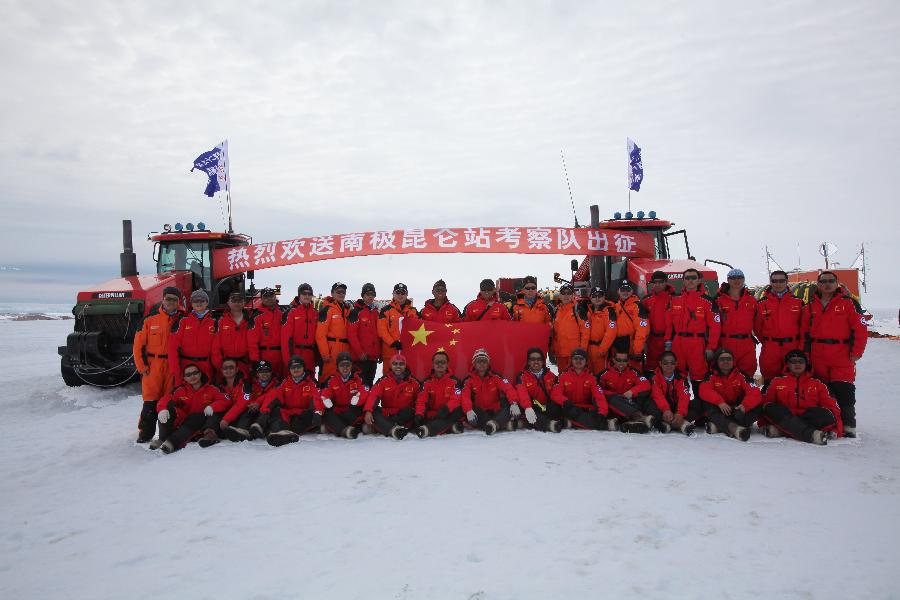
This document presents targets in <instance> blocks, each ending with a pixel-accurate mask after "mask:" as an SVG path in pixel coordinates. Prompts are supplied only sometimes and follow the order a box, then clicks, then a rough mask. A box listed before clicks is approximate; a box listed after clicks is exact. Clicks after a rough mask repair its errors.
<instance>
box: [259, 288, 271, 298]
mask: <svg viewBox="0 0 900 600" xmlns="http://www.w3.org/2000/svg"><path fill="white" fill-rule="evenodd" d="M259 295H260V297H261V298H265V297H267V296H274V295H275V288H270V287H264V288H263V289H262V290H261V291H260V292H259Z"/></svg>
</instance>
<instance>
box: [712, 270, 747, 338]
mask: <svg viewBox="0 0 900 600" xmlns="http://www.w3.org/2000/svg"><path fill="white" fill-rule="evenodd" d="M730 290H731V286H730V285H729V284H728V282H725V283H723V284H722V286H721V287H720V288H719V295H718V296H716V305H717V306H718V307H719V318H720V319H721V321H722V337H725V338H727V337H730V336H738V335H739V336H742V337H746V338H750V337H752V336H753V323H754V322H755V321H756V306H757V302H756V298H754V297H753V294H751V293H749V292H748V291H747V288H744V289H742V290H741V295H740V297H739V298H738V299H737V300H734V299H732V297H731V296H729V295H728V292H729V291H730Z"/></svg>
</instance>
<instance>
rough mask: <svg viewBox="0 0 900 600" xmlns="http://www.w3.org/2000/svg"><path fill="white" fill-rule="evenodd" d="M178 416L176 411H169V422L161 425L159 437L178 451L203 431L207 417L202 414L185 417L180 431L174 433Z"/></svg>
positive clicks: (179, 428)
mask: <svg viewBox="0 0 900 600" xmlns="http://www.w3.org/2000/svg"><path fill="white" fill-rule="evenodd" d="M176 416H177V415H176V414H175V411H174V410H173V409H169V420H168V421H166V422H165V423H160V424H159V437H160V438H161V439H163V440H164V441H167V442H171V443H172V445H173V446H175V449H176V450H177V449H178V448H181V447H182V446H184V445H185V444H186V443H187V442H188V440H190V439H191V438H192V437H193V436H194V434H195V433H197V432H198V431H200V430H201V429H203V427H204V425H205V424H206V419H207V417H206V415H204V414H203V413H202V412H199V413H191V414H189V415H188V416H187V417H185V419H184V422H182V424H181V425H180V426H179V427H178V429H175V430H174V431H172V429H173V425H174V423H175V418H176Z"/></svg>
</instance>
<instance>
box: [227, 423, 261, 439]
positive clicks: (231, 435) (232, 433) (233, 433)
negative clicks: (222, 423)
mask: <svg viewBox="0 0 900 600" xmlns="http://www.w3.org/2000/svg"><path fill="white" fill-rule="evenodd" d="M222 435H223V436H225V439H226V440H231V441H232V442H243V441H244V440H250V439H253V438H252V437H251V436H250V432H249V431H247V430H246V429H242V428H241V427H235V426H234V425H229V426H228V427H226V428H225V431H223V432H222Z"/></svg>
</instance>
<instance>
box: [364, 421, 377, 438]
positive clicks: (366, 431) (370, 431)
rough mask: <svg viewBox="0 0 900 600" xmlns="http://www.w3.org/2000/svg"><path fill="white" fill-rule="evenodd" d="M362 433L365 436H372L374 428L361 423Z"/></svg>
mask: <svg viewBox="0 0 900 600" xmlns="http://www.w3.org/2000/svg"><path fill="white" fill-rule="evenodd" d="M362 432H363V434H365V435H372V434H374V433H375V428H374V427H372V426H371V425H369V424H368V423H363V426H362Z"/></svg>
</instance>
